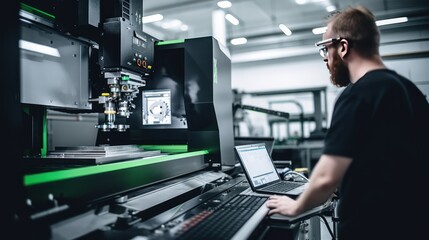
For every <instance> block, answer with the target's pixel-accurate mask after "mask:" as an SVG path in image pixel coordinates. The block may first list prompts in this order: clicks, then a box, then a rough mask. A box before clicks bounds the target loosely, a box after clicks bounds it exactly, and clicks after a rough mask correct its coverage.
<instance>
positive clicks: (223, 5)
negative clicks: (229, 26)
mask: <svg viewBox="0 0 429 240" xmlns="http://www.w3.org/2000/svg"><path fill="white" fill-rule="evenodd" d="M217 5H218V6H219V7H220V8H230V7H231V6H232V3H231V2H230V1H219V2H217Z"/></svg>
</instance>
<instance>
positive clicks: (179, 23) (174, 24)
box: [161, 19, 183, 29]
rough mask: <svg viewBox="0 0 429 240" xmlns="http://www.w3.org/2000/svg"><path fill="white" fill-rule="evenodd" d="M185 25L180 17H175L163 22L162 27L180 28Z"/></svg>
mask: <svg viewBox="0 0 429 240" xmlns="http://www.w3.org/2000/svg"><path fill="white" fill-rule="evenodd" d="M182 25H183V23H182V21H180V20H179V19H173V20H171V21H166V22H164V23H162V25H161V27H162V28H164V29H179V28H180V27H181V26H182Z"/></svg>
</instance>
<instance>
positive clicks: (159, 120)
mask: <svg viewBox="0 0 429 240" xmlns="http://www.w3.org/2000/svg"><path fill="white" fill-rule="evenodd" d="M142 96H143V97H142V100H143V103H142V106H143V107H142V111H143V119H142V120H143V123H142V124H143V125H157V124H171V91H170V89H158V90H147V91H143V92H142Z"/></svg>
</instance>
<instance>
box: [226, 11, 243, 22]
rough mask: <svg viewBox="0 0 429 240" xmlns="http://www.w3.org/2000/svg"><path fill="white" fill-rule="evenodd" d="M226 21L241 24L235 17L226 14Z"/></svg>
mask: <svg viewBox="0 0 429 240" xmlns="http://www.w3.org/2000/svg"><path fill="white" fill-rule="evenodd" d="M225 18H226V20H228V21H229V22H230V23H232V24H234V25H238V24H240V21H238V19H237V18H235V17H234V16H232V15H231V14H229V13H228V14H226V15H225Z"/></svg>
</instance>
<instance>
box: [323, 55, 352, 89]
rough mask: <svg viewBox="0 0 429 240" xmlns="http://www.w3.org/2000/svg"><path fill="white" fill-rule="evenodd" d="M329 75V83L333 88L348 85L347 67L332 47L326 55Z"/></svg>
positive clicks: (348, 73) (348, 74)
mask: <svg viewBox="0 0 429 240" xmlns="http://www.w3.org/2000/svg"><path fill="white" fill-rule="evenodd" d="M326 66H327V67H328V70H329V73H330V74H331V82H332V84H334V85H335V86H338V87H345V86H347V85H349V83H350V72H349V69H348V67H347V65H346V64H345V63H344V61H343V59H342V58H341V56H340V55H339V54H338V52H337V49H336V48H334V47H332V50H331V52H330V54H329V55H328V62H327V63H326Z"/></svg>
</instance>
